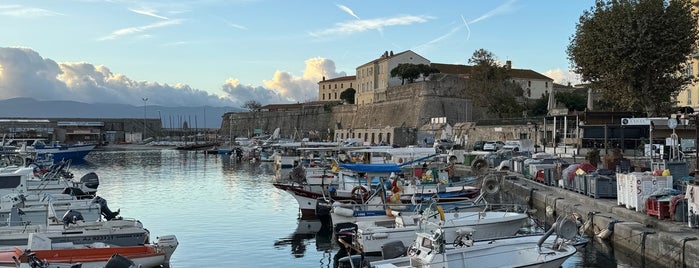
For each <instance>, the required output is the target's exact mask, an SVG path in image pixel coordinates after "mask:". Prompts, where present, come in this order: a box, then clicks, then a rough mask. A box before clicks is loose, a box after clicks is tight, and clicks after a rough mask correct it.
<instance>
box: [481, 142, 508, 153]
mask: <svg viewBox="0 0 699 268" xmlns="http://www.w3.org/2000/svg"><path fill="white" fill-rule="evenodd" d="M504 145H505V144H504V143H503V142H501V141H488V142H486V143H485V144H483V151H497V150H500V149H502V146H504Z"/></svg>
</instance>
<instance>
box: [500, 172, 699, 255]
mask: <svg viewBox="0 0 699 268" xmlns="http://www.w3.org/2000/svg"><path fill="white" fill-rule="evenodd" d="M505 178H506V179H503V181H504V182H503V184H502V189H501V190H500V192H501V193H505V194H507V195H508V197H510V198H514V200H515V202H520V203H526V204H529V205H530V207H532V208H534V209H536V210H537V211H541V212H544V214H545V216H544V217H545V220H546V221H547V222H548V223H552V222H555V220H556V217H558V215H570V214H571V213H577V214H578V215H580V216H581V217H582V219H583V221H587V220H588V219H589V218H591V219H592V224H593V229H594V230H596V233H598V232H600V231H602V230H605V229H606V228H608V227H609V225H610V223H611V222H616V223H615V224H613V229H614V230H613V233H612V235H611V237H610V238H609V239H610V240H611V242H612V244H613V247H614V248H623V250H624V251H627V252H634V254H637V256H636V257H637V258H642V259H641V260H642V261H645V262H646V263H654V264H661V265H663V266H665V267H699V240H691V239H694V238H699V230H698V229H693V228H689V227H688V226H687V223H682V222H674V221H670V220H659V219H658V218H657V217H653V216H648V215H646V214H644V213H641V212H636V211H635V210H630V209H627V208H626V207H624V206H619V205H617V202H616V199H594V198H591V197H587V196H584V195H581V194H579V193H576V192H572V191H569V190H565V189H562V188H558V187H554V186H546V185H542V184H539V183H536V182H533V181H530V180H527V179H525V178H523V177H521V175H520V176H515V175H508V176H506V177H505ZM594 239H598V238H594Z"/></svg>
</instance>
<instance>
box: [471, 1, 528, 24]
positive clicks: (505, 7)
mask: <svg viewBox="0 0 699 268" xmlns="http://www.w3.org/2000/svg"><path fill="white" fill-rule="evenodd" d="M515 2H517V1H516V0H510V1H507V2H506V3H504V4H502V5H500V6H498V7H496V8H495V9H493V10H491V11H488V12H486V13H485V14H483V15H481V16H480V17H478V18H476V19H474V20H471V21H469V22H468V23H476V22H479V21H482V20H487V19H489V18H490V17H493V16H496V15H501V14H506V13H508V12H511V11H512V10H514V3H515Z"/></svg>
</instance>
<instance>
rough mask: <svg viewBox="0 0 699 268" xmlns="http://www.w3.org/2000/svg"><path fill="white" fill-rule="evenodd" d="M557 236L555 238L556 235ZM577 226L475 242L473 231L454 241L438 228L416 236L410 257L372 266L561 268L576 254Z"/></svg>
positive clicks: (561, 223) (561, 224) (570, 224)
mask: <svg viewBox="0 0 699 268" xmlns="http://www.w3.org/2000/svg"><path fill="white" fill-rule="evenodd" d="M554 232H555V233H556V235H553V233H554ZM576 235H577V225H576V224H575V223H574V222H572V221H568V220H563V221H559V222H558V223H557V224H555V225H554V227H552V228H551V229H550V230H549V231H548V232H546V234H543V235H529V236H513V237H507V238H500V239H490V240H482V241H474V240H473V239H472V236H473V230H466V229H463V230H462V232H461V234H460V235H459V236H458V237H457V238H456V239H454V240H453V241H449V240H447V239H446V238H445V237H446V234H445V232H444V230H443V229H442V228H440V226H438V225H433V226H432V228H427V229H426V230H424V231H421V232H419V233H417V237H416V239H415V241H414V243H413V244H412V245H411V246H410V247H409V249H408V250H407V252H408V256H406V257H399V258H394V259H388V260H380V261H374V262H371V263H370V267H375V268H396V267H425V268H426V267H441V268H464V267H484V268H490V267H493V268H494V267H498V268H500V267H530V268H535V267H536V268H558V267H560V266H561V265H562V264H563V262H565V260H567V259H568V258H570V257H571V256H573V254H575V253H576V252H577V248H576V247H575V246H574V245H573V239H574V238H575V237H576Z"/></svg>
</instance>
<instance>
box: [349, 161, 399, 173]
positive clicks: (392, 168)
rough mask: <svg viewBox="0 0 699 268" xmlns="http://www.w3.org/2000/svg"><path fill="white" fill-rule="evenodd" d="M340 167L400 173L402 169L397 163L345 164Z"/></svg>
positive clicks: (361, 170) (363, 170)
mask: <svg viewBox="0 0 699 268" xmlns="http://www.w3.org/2000/svg"><path fill="white" fill-rule="evenodd" d="M340 167H341V168H344V169H349V170H353V171H357V172H373V173H391V172H395V173H400V172H401V169H400V167H398V165H397V164H343V163H340Z"/></svg>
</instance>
